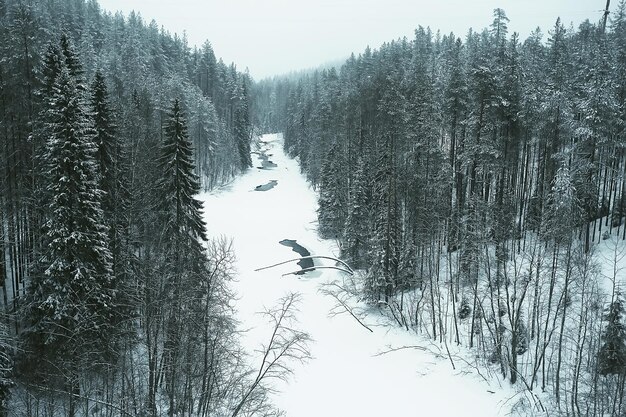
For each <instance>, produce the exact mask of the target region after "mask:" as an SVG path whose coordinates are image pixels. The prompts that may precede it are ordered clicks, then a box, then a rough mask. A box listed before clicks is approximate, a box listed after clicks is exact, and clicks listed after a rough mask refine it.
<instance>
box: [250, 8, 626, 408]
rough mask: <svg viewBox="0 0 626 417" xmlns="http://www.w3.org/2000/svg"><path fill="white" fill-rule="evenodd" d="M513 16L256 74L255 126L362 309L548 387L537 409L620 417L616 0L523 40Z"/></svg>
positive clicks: (623, 58) (621, 63)
mask: <svg viewBox="0 0 626 417" xmlns="http://www.w3.org/2000/svg"><path fill="white" fill-rule="evenodd" d="M508 22H509V20H508V18H507V16H506V14H505V12H504V11H503V10H501V9H496V10H494V13H493V23H492V24H491V25H490V26H489V27H488V28H485V29H483V30H479V31H470V32H469V33H468V34H467V35H466V36H461V37H459V36H458V35H455V34H440V33H433V32H432V31H431V30H430V29H425V28H423V27H419V28H418V29H417V30H416V31H415V36H414V38H412V39H398V40H395V41H391V42H389V43H387V44H384V45H382V46H381V47H380V48H379V49H376V50H372V49H369V48H368V49H366V50H365V51H364V52H362V53H360V54H358V55H355V54H353V55H352V56H351V57H350V58H349V59H348V60H347V61H346V62H345V64H344V65H343V66H341V67H340V68H339V69H335V68H331V69H328V70H323V71H316V72H312V73H310V74H308V75H304V76H301V77H295V78H294V77H291V78H275V79H273V80H266V81H263V82H260V83H258V84H257V85H256V89H257V91H258V95H257V97H256V99H257V100H258V104H257V106H258V107H259V108H261V109H263V112H262V113H260V114H259V117H260V119H259V120H258V122H259V123H260V124H261V125H262V126H263V127H264V128H265V129H269V130H275V131H283V132H284V133H285V149H286V151H287V152H289V154H290V155H292V156H297V157H298V160H299V161H300V165H301V168H302V171H303V173H305V174H306V176H307V178H308V179H309V180H310V181H311V183H312V184H314V185H315V186H316V187H317V189H318V191H319V209H318V218H319V228H318V230H319V233H320V235H321V236H323V237H325V238H328V239H336V240H337V241H338V245H339V246H340V248H341V254H342V257H343V258H344V259H345V260H346V261H348V263H350V264H351V265H352V266H353V267H356V268H360V269H362V270H363V281H364V287H363V294H361V296H362V297H363V298H364V299H365V300H368V301H369V302H370V303H377V304H378V305H381V306H384V308H385V309H386V310H387V312H388V313H389V314H390V316H391V317H392V318H393V319H394V320H395V321H396V322H397V325H398V326H402V327H405V328H406V329H413V330H415V331H417V332H418V333H421V334H424V335H427V336H428V337H430V338H432V339H434V340H439V341H441V342H443V341H445V340H446V339H447V341H448V342H449V343H455V344H462V345H466V346H468V347H470V348H472V349H473V350H474V351H475V352H476V355H478V356H480V358H481V361H482V362H483V366H484V367H486V368H490V367H497V368H498V369H499V372H500V373H501V375H502V376H503V377H505V378H508V379H509V381H510V383H511V384H516V385H518V386H520V387H524V388H526V389H527V390H528V391H529V392H533V396H534V395H535V393H542V394H541V395H538V396H536V397H533V398H534V399H533V400H532V401H530V403H529V404H528V408H529V409H533V410H534V411H536V412H543V411H545V410H546V405H545V404H543V403H542V401H545V400H542V399H541V398H543V396H544V394H545V395H546V396H547V398H549V399H548V402H550V403H552V402H553V403H554V404H555V405H556V408H557V410H558V412H559V413H562V414H563V415H623V414H624V413H625V412H626V404H624V401H623V398H624V382H625V378H626V344H625V337H626V329H625V327H624V325H625V322H624V316H623V315H624V298H623V293H622V292H623V291H624V289H625V288H624V286H625V284H626V279H625V277H624V270H623V268H624V267H625V266H626V263H624V255H626V245H625V244H624V242H623V240H624V238H625V237H626V226H625V225H624V220H625V219H624V218H625V216H626V181H625V173H626V153H625V152H624V132H625V130H624V129H625V127H626V4H625V3H624V2H623V1H622V2H621V3H620V4H619V6H618V10H617V13H615V14H614V15H613V16H612V18H611V19H608V20H607V21H605V20H602V21H600V22H589V21H586V22H584V23H583V24H581V25H580V27H578V28H571V29H568V28H566V27H564V26H563V24H562V23H561V22H560V20H557V21H556V23H555V25H554V27H552V28H545V29H546V30H547V33H546V34H544V33H543V32H542V31H541V30H539V29H537V30H536V31H535V32H533V33H532V34H531V36H530V37H529V38H528V39H524V40H522V39H519V37H518V36H517V34H515V33H509V32H508V30H507V23H508Z"/></svg>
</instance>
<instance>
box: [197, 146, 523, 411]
mask: <svg viewBox="0 0 626 417" xmlns="http://www.w3.org/2000/svg"><path fill="white" fill-rule="evenodd" d="M261 140H262V142H264V143H265V144H264V147H265V148H267V149H268V151H267V153H268V154H270V156H269V160H271V161H273V162H274V163H275V164H277V167H275V168H272V169H258V168H256V167H257V166H261V165H262V160H261V159H260V158H258V155H256V154H254V155H253V163H254V165H255V168H253V169H250V170H249V171H248V172H247V173H246V174H245V175H243V176H241V177H239V178H237V179H236V180H235V181H234V182H233V183H231V184H230V185H228V186H226V187H223V188H222V189H220V190H217V191H215V192H212V193H209V194H204V195H202V196H201V198H202V199H203V200H204V212H205V218H206V221H207V228H208V231H209V234H210V235H212V236H217V235H220V234H223V235H226V236H230V237H232V238H233V239H234V248H235V252H236V256H237V270H238V273H239V276H238V282H237V283H236V284H235V290H236V292H237V293H238V296H239V298H238V300H237V301H236V307H237V310H238V318H239V320H240V322H241V327H242V329H248V331H247V332H246V333H245V336H244V340H243V344H244V347H245V348H246V349H247V350H248V351H249V352H251V353H252V352H254V350H255V349H257V348H259V346H260V345H261V344H262V343H263V342H264V341H266V340H267V338H269V332H270V328H269V327H268V326H269V324H268V323H267V322H266V321H265V318H264V316H262V315H259V314H258V312H260V311H263V310H264V308H265V307H268V308H269V307H272V306H274V305H275V304H276V302H277V301H278V300H279V299H280V298H281V297H282V296H284V295H286V294H288V293H290V292H298V293H300V294H301V304H300V312H299V314H298V318H299V321H300V323H299V326H300V327H299V329H300V330H303V331H306V332H308V333H309V334H310V335H311V337H312V338H313V342H312V343H311V345H310V350H311V354H312V356H313V359H311V360H310V361H308V362H307V363H304V364H299V363H294V364H293V367H294V374H293V375H292V377H291V378H290V379H289V380H288V381H287V382H286V383H282V382H280V381H278V382H277V388H278V389H279V392H278V393H276V394H275V395H274V401H275V402H276V404H277V405H278V406H279V407H280V408H281V409H282V410H284V411H285V412H286V413H287V416H291V417H309V416H310V417H322V416H323V417H350V416H355V417H356V416H358V417H368V416H372V417H374V416H375V417H381V416H394V417H396V416H442V417H443V416H454V417H460V416H464V417H468V416H482V417H488V416H504V415H509V413H510V412H511V406H513V404H515V403H516V402H517V401H518V399H519V398H520V397H521V396H523V395H524V394H523V393H516V391H515V390H513V389H512V388H511V387H510V386H509V384H508V382H506V381H498V380H497V379H496V377H495V376H489V375H486V374H485V372H484V370H483V372H482V373H483V374H485V377H486V378H483V377H482V376H479V375H478V373H477V372H476V371H475V370H474V369H473V368H472V367H470V366H468V365H467V364H466V363H465V361H468V362H472V358H471V356H469V353H468V352H467V351H464V350H463V349H456V348H454V347H453V346H450V349H451V350H452V354H453V358H452V359H453V360H454V363H455V367H456V369H453V368H452V366H451V363H450V360H449V358H448V356H447V354H446V351H445V348H444V346H443V345H437V344H433V343H432V342H430V341H428V340H427V339H424V338H422V337H420V336H418V335H416V334H414V333H413V332H408V331H405V330H403V329H401V328H399V327H398V326H396V325H394V324H392V323H390V322H388V320H387V319H385V318H384V317H383V316H382V315H380V314H377V312H376V309H373V308H372V309H370V312H369V313H368V314H367V315H366V316H365V317H364V319H363V321H364V322H365V324H366V325H367V326H369V327H370V328H371V329H372V330H373V332H370V331H368V330H367V329H366V328H365V327H363V326H361V324H359V323H358V322H357V321H356V320H355V319H354V318H353V317H351V316H350V315H349V314H347V313H346V314H340V315H333V316H331V315H329V313H330V311H331V310H332V309H333V308H334V307H336V301H335V300H334V299H333V298H332V297H330V296H328V295H324V294H322V293H320V291H319V290H320V288H321V286H322V285H323V284H324V283H326V282H329V281H333V280H339V282H341V280H342V279H343V278H342V275H341V273H340V272H337V271H334V270H318V271H315V272H313V273H308V274H306V275H305V276H299V275H287V276H282V274H284V273H286V272H291V271H294V270H297V269H298V266H297V265H296V264H295V263H291V264H288V265H283V266H281V267H278V268H273V269H266V270H263V271H259V272H255V271H254V270H255V269H257V268H260V267H264V266H268V265H271V264H274V263H277V262H280V261H284V260H287V259H291V258H296V257H297V256H298V255H297V254H296V253H295V252H293V251H292V250H291V248H289V247H287V246H284V245H281V244H279V241H281V240H283V239H295V240H297V242H298V243H299V244H300V245H302V246H304V247H305V248H306V249H308V250H309V251H310V252H311V253H312V254H314V255H330V256H333V255H335V256H336V255H338V250H337V248H336V244H335V242H333V241H328V240H321V239H319V238H318V236H317V232H316V212H315V210H316V208H317V196H316V193H315V192H314V191H313V190H312V189H311V188H310V186H309V184H308V183H307V182H306V180H305V179H304V178H303V177H302V175H300V170H299V167H298V164H297V162H296V161H295V160H293V159H290V158H289V157H287V156H286V155H285V154H284V152H283V151H282V140H281V137H280V135H266V136H264V137H263V138H262V139H261ZM272 180H275V181H277V182H276V184H275V186H274V187H273V188H271V189H269V190H267V191H255V187H256V186H258V185H262V184H267V183H269V182H270V181H272ZM322 263H323V262H318V265H320V264H322ZM325 264H326V265H331V263H328V262H326V263H325ZM360 308H361V310H360V311H365V306H360ZM385 352H386V353H385ZM461 358H463V359H461Z"/></svg>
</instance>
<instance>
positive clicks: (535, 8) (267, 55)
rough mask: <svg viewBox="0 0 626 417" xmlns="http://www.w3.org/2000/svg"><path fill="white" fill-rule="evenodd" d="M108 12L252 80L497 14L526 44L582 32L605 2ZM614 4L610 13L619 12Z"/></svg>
mask: <svg viewBox="0 0 626 417" xmlns="http://www.w3.org/2000/svg"><path fill="white" fill-rule="evenodd" d="M99 3H100V4H101V6H102V8H104V9H106V10H109V11H113V12H115V11H118V10H119V11H122V12H124V14H128V12H130V11H131V10H135V11H136V12H139V13H140V14H141V16H142V17H143V18H144V20H145V21H146V22H147V23H149V22H150V21H151V20H152V19H155V20H156V21H157V23H158V24H159V25H162V26H164V27H165V28H166V29H167V30H169V31H170V32H177V33H182V32H183V31H186V32H187V38H188V39H189V43H190V45H191V46H193V45H201V44H202V43H203V42H204V41H205V40H209V41H210V42H211V44H212V45H213V49H214V50H215V53H216V55H217V56H218V57H222V58H223V59H224V61H225V62H226V63H230V62H235V64H236V65H237V67H238V68H239V69H240V70H244V69H245V68H246V67H247V68H248V69H249V70H250V74H251V75H252V76H253V77H254V78H255V79H261V78H264V77H267V76H272V75H278V74H283V73H286V72H289V71H292V70H300V69H307V68H314V67H318V66H319V65H321V64H324V63H327V62H334V61H337V60H340V59H345V58H347V57H348V56H349V55H350V53H351V52H355V53H356V54H358V53H360V52H362V51H363V50H364V49H365V47H366V46H367V45H370V46H371V47H372V48H377V47H378V46H380V45H381V44H382V43H383V42H387V41H391V40H393V39H397V38H400V37H403V36H407V37H409V38H411V37H412V35H413V31H414V30H415V29H416V28H417V27H418V25H422V26H424V27H426V26H430V27H431V29H433V31H436V30H437V29H440V30H441V31H442V33H449V32H450V31H453V32H454V33H455V34H456V35H457V36H461V37H464V35H465V34H466V33H467V29H468V28H470V27H473V28H474V29H482V28H484V27H486V26H488V25H489V23H490V22H491V20H492V11H493V9H494V8H496V7H501V8H503V9H504V10H505V11H506V14H507V16H508V18H509V19H510V20H511V22H510V23H509V31H510V32H511V33H512V32H513V31H516V32H519V33H520V35H521V38H522V40H523V39H525V38H526V37H527V36H528V34H529V33H530V32H531V31H532V30H533V29H534V28H536V27H537V26H539V27H541V29H542V31H543V32H544V34H546V35H547V32H548V30H549V29H550V28H551V27H552V26H553V25H554V22H555V21H556V18H557V17H559V16H560V17H561V20H562V21H563V22H564V23H565V25H566V26H569V24H570V23H572V22H573V23H574V26H575V27H577V26H578V24H579V23H580V22H582V21H583V20H584V19H586V18H589V20H592V21H598V20H599V19H600V17H601V15H602V9H603V8H604V6H605V4H606V1H605V0H175V1H169V0H100V1H99ZM616 3H617V0H614V1H613V5H612V7H611V9H614V8H615V4H616Z"/></svg>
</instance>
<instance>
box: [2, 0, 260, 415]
mask: <svg viewBox="0 0 626 417" xmlns="http://www.w3.org/2000/svg"><path fill="white" fill-rule="evenodd" d="M250 86H251V79H250V78H249V77H248V75H247V74H244V73H241V72H239V71H237V69H236V67H235V66H234V64H233V65H226V64H224V63H223V62H222V61H221V60H218V59H217V58H216V56H215V54H214V52H213V50H212V48H211V45H210V43H208V42H207V43H205V44H204V45H203V46H202V47H201V48H200V49H196V48H194V49H191V48H190V47H189V45H188V44H187V42H186V40H185V38H184V37H183V38H181V37H180V36H178V35H172V34H170V33H168V32H167V31H166V30H164V29H163V28H160V27H159V26H158V25H157V24H156V23H155V22H154V21H153V22H150V23H147V22H144V21H143V20H142V19H141V17H140V16H139V15H137V14H134V13H131V14H130V15H129V16H127V17H124V16H123V15H121V14H115V15H113V14H111V13H109V12H103V11H102V10H100V8H99V6H98V3H97V1H95V0H54V1H36V2H26V1H20V0H0V286H1V290H2V296H1V299H0V303H1V304H2V313H3V315H2V320H1V322H2V324H1V326H0V415H7V413H8V410H9V409H10V412H11V415H24V416H41V415H47V416H54V415H66V416H75V415H85V416H86V415H99V416H105V415H106V416H109V415H150V416H153V415H157V413H158V414H161V413H163V414H165V413H167V414H169V415H170V416H173V415H190V414H191V413H194V415H199V416H200V415H203V416H204V415H215V413H217V410H221V411H220V415H223V414H225V413H228V414H229V415H231V414H232V415H233V416H234V415H237V414H238V413H239V414H245V413H249V409H250V408H254V409H255V410H258V411H262V410H266V409H269V407H270V406H269V405H268V404H266V403H265V396H264V394H263V393H262V390H261V389H258V390H255V391H254V395H250V393H248V394H247V395H245V396H244V394H246V390H247V389H248V387H249V380H248V376H247V375H248V374H249V369H248V368H246V365H244V363H243V362H242V355H241V354H240V351H239V349H240V348H239V347H238V342H237V336H236V332H235V324H234V322H233V319H232V313H231V308H232V305H231V298H232V295H231V294H230V291H229V290H228V289H227V286H226V283H227V281H228V280H230V279H231V277H232V263H233V257H234V255H233V253H232V251H231V249H230V245H229V243H228V241H227V240H224V239H222V240H217V241H215V240H211V239H208V238H207V230H206V229H207V225H206V224H205V223H204V221H203V219H202V204H201V202H200V201H199V200H198V199H197V194H198V193H199V192H200V191H201V190H207V189H210V188H212V187H214V186H217V185H220V184H223V183H224V182H226V181H229V180H230V179H231V178H232V177H233V176H235V175H236V174H238V173H240V172H242V171H244V170H245V169H247V168H248V167H249V166H250V165H251V162H250V140H251V136H252V126H251V123H250V115H249V106H250V102H249V98H248V94H249V91H250ZM209 227H210V226H209ZM207 240H208V243H205V242H206V241H207ZM10 393H11V395H9V394H10ZM235 409H236V410H237V411H236V412H235V413H233V412H232V410H235ZM225 410H226V411H225Z"/></svg>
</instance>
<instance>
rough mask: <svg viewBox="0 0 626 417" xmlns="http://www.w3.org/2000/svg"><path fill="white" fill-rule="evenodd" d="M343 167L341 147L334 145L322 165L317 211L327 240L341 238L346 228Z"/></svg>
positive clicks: (323, 235)
mask: <svg viewBox="0 0 626 417" xmlns="http://www.w3.org/2000/svg"><path fill="white" fill-rule="evenodd" d="M342 165H343V158H342V156H341V152H340V150H339V147H338V145H337V144H333V145H332V146H331V148H330V150H329V151H328V153H327V154H326V155H325V157H324V162H323V164H322V171H321V177H320V197H319V208H318V210H317V215H318V216H317V217H318V221H319V233H320V235H321V236H322V237H323V238H326V239H329V238H338V237H340V236H341V234H342V232H343V228H344V223H345V218H346V216H345V208H346V198H345V192H344V190H343V188H344V187H343V178H342V177H341V166H342Z"/></svg>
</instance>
